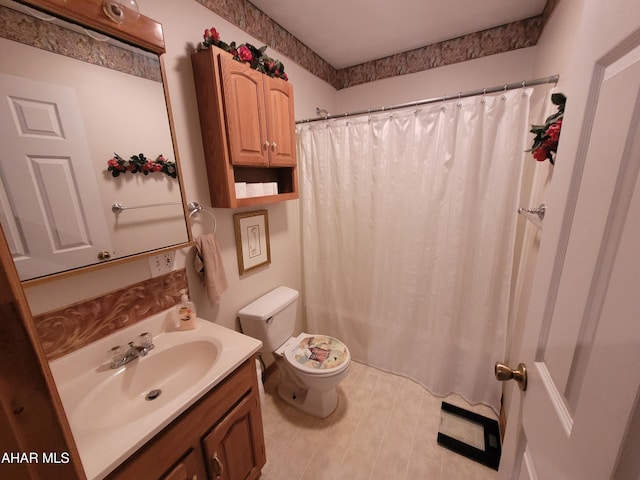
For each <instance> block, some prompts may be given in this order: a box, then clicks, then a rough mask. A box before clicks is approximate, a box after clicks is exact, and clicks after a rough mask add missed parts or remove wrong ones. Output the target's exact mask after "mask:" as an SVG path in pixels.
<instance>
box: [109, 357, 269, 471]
mask: <svg viewBox="0 0 640 480" xmlns="http://www.w3.org/2000/svg"><path fill="white" fill-rule="evenodd" d="M257 382H258V379H257V375H256V367H255V360H254V359H253V358H251V359H249V360H247V361H246V362H244V363H243V364H242V365H241V366H240V367H238V369H236V371H235V372H234V373H232V374H231V375H230V376H229V377H227V378H226V379H225V380H224V381H223V382H222V383H221V384H220V385H218V386H217V387H215V388H214V389H213V390H212V391H211V392H209V393H208V394H206V395H205V396H204V397H203V398H202V399H200V400H199V401H198V402H197V403H196V404H195V405H193V406H192V407H191V408H190V409H189V410H187V411H186V412H185V413H183V414H182V415H181V416H180V417H178V418H177V419H176V420H175V421H173V422H172V423H171V424H169V426H167V427H166V428H165V429H164V430H163V431H162V432H160V433H159V434H158V435H156V436H155V437H154V438H153V439H152V440H150V441H149V442H148V443H147V444H146V445H145V446H144V447H142V448H141V449H140V450H139V451H138V452H136V453H135V454H134V455H133V456H131V457H130V458H129V459H128V460H126V461H125V462H124V463H123V464H122V465H120V467H118V468H117V469H116V470H115V471H114V472H113V473H111V474H110V475H109V476H108V477H107V480H130V479H132V478H144V479H160V480H205V479H209V480H257V479H259V478H260V475H261V471H262V467H263V466H264V464H265V463H266V456H265V449H264V434H263V430H262V417H261V409H260V397H259V393H258V383H257Z"/></svg>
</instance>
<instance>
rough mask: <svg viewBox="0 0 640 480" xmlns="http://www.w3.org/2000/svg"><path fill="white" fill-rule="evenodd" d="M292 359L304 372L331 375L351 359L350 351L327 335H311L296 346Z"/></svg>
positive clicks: (292, 351)
mask: <svg viewBox="0 0 640 480" xmlns="http://www.w3.org/2000/svg"><path fill="white" fill-rule="evenodd" d="M289 357H290V359H291V360H293V361H295V362H296V364H297V365H296V366H298V367H301V368H302V370H307V371H317V372H318V373H329V371H331V370H337V369H338V367H340V366H341V365H343V364H344V363H345V362H346V361H347V360H348V359H349V350H348V349H347V347H346V346H345V345H344V343H342V342H341V341H340V340H336V339H335V338H333V337H328V336H326V335H309V336H307V337H304V338H303V339H302V340H301V341H300V342H299V343H298V345H296V346H295V347H294V348H293V349H292V350H291V354H290V356H289Z"/></svg>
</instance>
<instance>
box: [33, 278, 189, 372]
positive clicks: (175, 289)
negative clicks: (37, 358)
mask: <svg viewBox="0 0 640 480" xmlns="http://www.w3.org/2000/svg"><path fill="white" fill-rule="evenodd" d="M183 289H188V284H187V271H186V269H184V268H183V269H180V270H176V271H173V272H170V273H168V274H166V275H162V276H159V277H155V278H151V279H148V280H143V281H142V282H138V283H134V284H133V285H128V286H126V287H123V288H121V289H118V290H115V291H113V292H110V293H107V294H105V295H101V296H99V297H95V298H90V299H86V300H82V301H80V302H77V303H74V304H73V305H68V306H66V307H63V308H61V309H58V310H53V311H50V312H45V313H43V314H40V315H36V316H34V317H33V322H34V324H35V327H36V330H37V332H38V336H39V337H40V342H41V344H42V347H43V349H44V352H45V354H46V356H47V359H48V360H49V361H51V360H54V359H56V358H59V357H61V356H63V355H65V354H67V353H71V352H73V351H74V350H77V349H79V348H82V347H84V346H86V345H88V344H90V343H92V342H95V341H96V340H99V339H101V338H103V337H106V336H107V335H110V334H112V333H114V332H115V331H117V330H119V329H121V328H125V327H128V326H131V325H133V324H135V323H137V322H139V321H141V320H144V319H145V318H147V317H149V316H151V315H153V314H155V313H158V312H161V311H163V310H166V309H167V308H170V307H172V306H174V305H176V304H177V303H178V302H179V301H180V290H183Z"/></svg>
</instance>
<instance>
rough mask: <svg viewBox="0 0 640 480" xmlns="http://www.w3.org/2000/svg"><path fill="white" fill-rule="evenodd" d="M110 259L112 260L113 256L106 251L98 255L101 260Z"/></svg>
mask: <svg viewBox="0 0 640 480" xmlns="http://www.w3.org/2000/svg"><path fill="white" fill-rule="evenodd" d="M110 258H111V254H110V253H109V252H107V251H106V250H103V251H101V252H100V253H98V259H99V260H109V259H110Z"/></svg>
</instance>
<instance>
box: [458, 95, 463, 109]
mask: <svg viewBox="0 0 640 480" xmlns="http://www.w3.org/2000/svg"><path fill="white" fill-rule="evenodd" d="M461 99H462V92H458V107H461V106H462V101H461Z"/></svg>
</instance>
